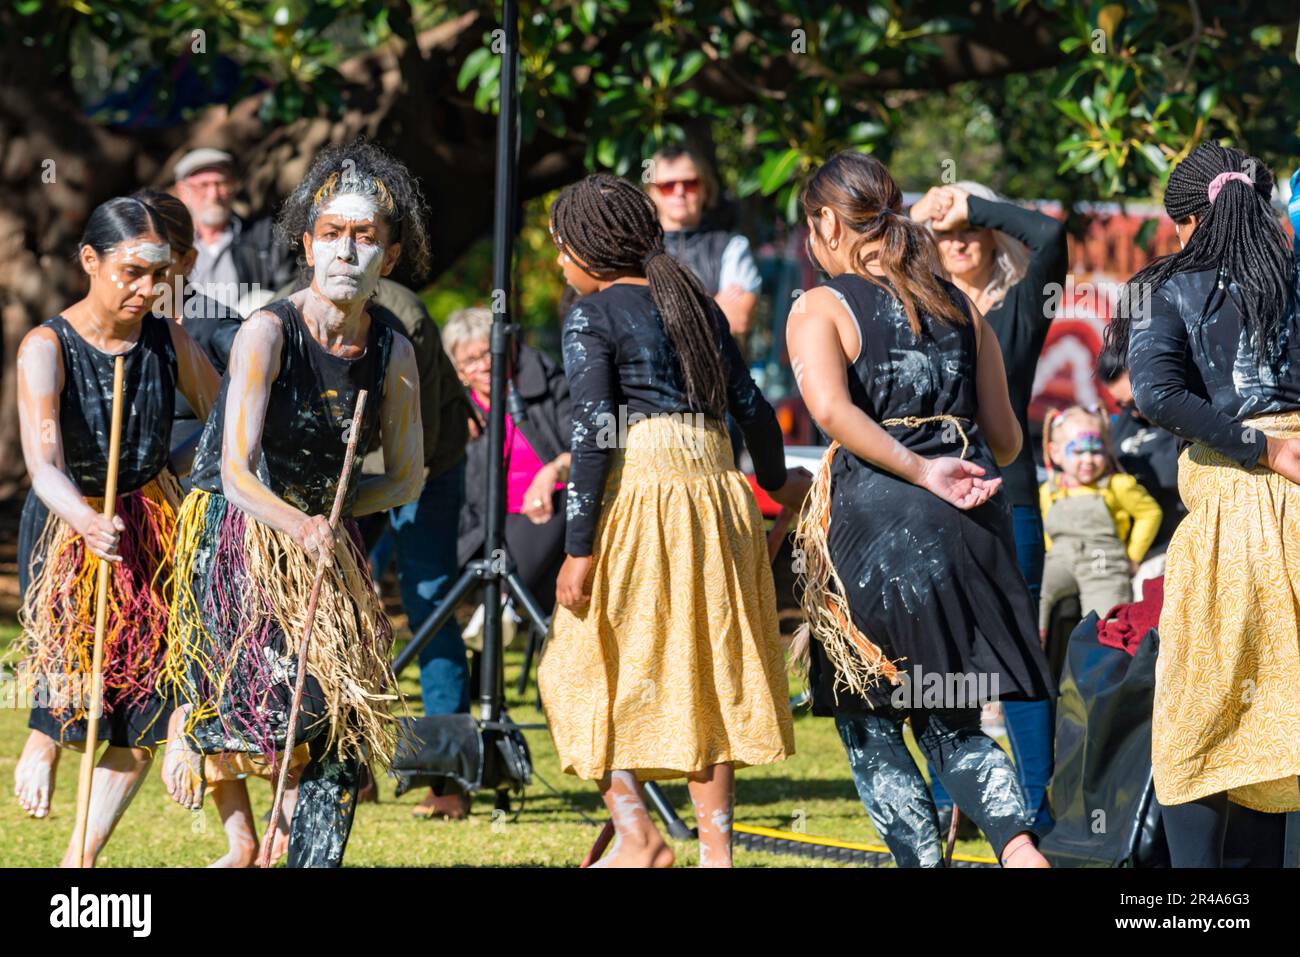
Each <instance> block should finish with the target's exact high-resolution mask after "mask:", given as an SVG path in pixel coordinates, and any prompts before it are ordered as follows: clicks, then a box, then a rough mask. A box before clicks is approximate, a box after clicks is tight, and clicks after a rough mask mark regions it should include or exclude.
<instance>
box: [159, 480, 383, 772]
mask: <svg viewBox="0 0 1300 957" xmlns="http://www.w3.org/2000/svg"><path fill="white" fill-rule="evenodd" d="M344 525H345V528H343V529H341V534H339V535H336V536H335V544H334V560H333V563H332V564H331V565H330V566H329V568H328V570H327V572H326V575H325V580H324V585H323V587H322V589H321V594H320V601H319V603H318V605H317V607H316V616H315V623H314V625H313V629H312V638H311V647H310V649H309V650H308V656H307V672H308V674H309V675H310V676H311V677H313V678H315V679H316V681H317V682H319V683H320V686H321V691H322V694H323V696H324V701H325V715H324V717H325V719H326V720H328V722H329V730H328V737H327V747H331V748H333V747H337V748H338V749H339V751H340V753H341V754H342V755H344V756H355V757H358V758H361V759H363V760H364V759H365V758H367V757H368V758H370V759H372V760H375V761H377V762H379V764H380V765H381V766H382V767H385V768H386V767H388V765H389V762H390V761H391V759H392V754H393V750H394V746H395V743H396V723H395V721H394V720H393V718H392V716H391V714H390V713H389V708H390V703H391V702H393V701H396V700H398V699H399V697H400V693H399V692H398V690H397V681H396V679H395V678H394V676H393V672H392V668H391V666H390V665H389V662H388V652H389V649H390V647H391V645H392V638H393V635H392V628H391V626H390V624H389V621H388V618H387V616H385V614H384V611H383V607H382V605H381V603H380V598H379V594H378V591H377V590H376V588H375V585H374V582H373V581H372V580H371V577H370V570H369V564H368V562H367V560H366V556H365V554H364V552H363V551H362V548H361V542H360V536H359V535H358V534H357V532H356V527H355V523H353V522H352V521H351V520H347V521H346V522H345V523H344ZM176 569H177V579H178V581H177V587H176V592H175V599H174V602H173V605H172V612H171V624H170V630H169V638H168V653H167V657H166V663H165V669H164V677H165V681H166V683H167V684H168V685H169V686H170V687H171V688H172V689H174V692H175V694H176V696H177V703H178V704H185V703H189V704H190V705H192V707H191V709H190V712H189V715H188V717H187V720H186V724H185V728H184V730H185V732H186V733H187V734H188V733H191V732H193V731H194V729H195V727H196V726H197V725H198V724H199V723H200V722H204V721H211V720H212V719H219V720H220V721H221V722H222V727H223V730H224V731H225V733H226V734H227V735H230V736H233V737H235V738H237V739H241V740H243V741H247V742H249V743H250V744H252V745H254V746H255V747H256V749H257V750H259V751H261V752H263V753H272V752H273V751H275V750H276V749H277V737H282V730H283V729H282V728H281V729H277V728H275V727H274V726H273V722H272V715H271V714H270V713H269V709H268V708H267V707H266V704H265V703H266V702H267V701H269V700H271V690H272V688H274V687H275V686H277V685H280V686H285V685H288V686H289V687H292V682H293V677H292V676H293V674H294V673H295V671H296V662H297V659H298V653H299V647H300V643H301V641H302V636H303V630H304V627H305V625H306V611H307V604H308V599H309V595H310V593H311V586H312V581H313V579H314V577H315V574H316V568H315V566H314V565H313V564H312V563H311V562H310V561H309V559H308V558H307V554H306V553H305V552H304V551H303V550H302V549H301V548H299V547H298V545H297V544H296V543H295V542H294V541H293V540H292V539H291V538H290V537H289V536H288V535H286V534H284V533H283V532H279V531H276V530H275V529H273V528H271V527H269V526H267V525H264V524H262V523H261V522H259V521H257V520H255V519H253V518H251V517H249V516H248V515H246V514H245V513H243V512H242V511H240V510H239V509H238V508H236V507H235V506H233V505H231V504H230V503H229V502H228V501H227V500H226V498H225V497H224V496H221V495H215V494H211V493H208V492H204V491H201V490H197V489H196V490H194V491H192V492H190V494H189V495H188V496H187V497H186V499H185V502H184V503H183V504H182V506H181V512H180V523H179V528H178V531H177V536H176ZM280 635H282V636H283V640H282V644H279V646H278V647H277V646H276V645H275V644H274V643H275V642H277V641H278V639H279V637H280Z"/></svg>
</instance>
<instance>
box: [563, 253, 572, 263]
mask: <svg viewBox="0 0 1300 957" xmlns="http://www.w3.org/2000/svg"><path fill="white" fill-rule="evenodd" d="M560 261H561V262H563V263H564V264H565V265H566V266H567V265H568V264H569V263H571V262H573V257H572V256H570V255H569V254H568V253H565V254H564V256H563V257H561V260H560Z"/></svg>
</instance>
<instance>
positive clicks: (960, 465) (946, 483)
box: [916, 455, 1002, 510]
mask: <svg viewBox="0 0 1300 957" xmlns="http://www.w3.org/2000/svg"><path fill="white" fill-rule="evenodd" d="M916 484H917V485H919V486H921V487H922V488H924V489H927V490H928V491H930V492H933V493H934V494H935V495H937V496H939V498H941V499H943V500H944V501H945V502H947V503H948V504H949V505H955V506H956V507H957V508H960V509H962V510H966V509H972V508H977V507H978V506H980V505H983V504H984V503H985V502H987V501H988V500H989V499H991V498H992V497H993V496H994V494H995V493H996V492H997V490H998V489H999V488H1001V487H1002V479H1000V478H995V479H986V478H984V469H982V468H981V467H980V466H978V465H976V464H975V463H974V462H967V461H964V460H963V459H959V458H956V457H955V456H951V455H945V456H943V457H942V458H937V459H926V460H925V470H924V471H923V472H922V473H921V478H920V481H918V482H917V483H916Z"/></svg>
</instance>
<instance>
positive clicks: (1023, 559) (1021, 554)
mask: <svg viewBox="0 0 1300 957" xmlns="http://www.w3.org/2000/svg"><path fill="white" fill-rule="evenodd" d="M1011 518H1012V522H1013V527H1014V532H1015V536H1016V563H1017V564H1019V566H1020V574H1021V575H1023V576H1024V578H1025V584H1026V585H1028V586H1029V597H1030V598H1032V599H1033V600H1034V602H1035V604H1037V602H1038V592H1039V589H1040V588H1041V587H1042V584H1043V556H1044V553H1045V551H1046V548H1045V546H1044V545H1043V517H1042V514H1041V513H1040V512H1039V511H1038V509H1037V508H1034V507H1033V506H1030V505H1014V506H1012V508H1011ZM1035 621H1037V618H1035ZM1052 710H1053V709H1052V702H1051V701H1050V700H1046V699H1045V700H1042V701H1004V702H1002V716H1003V718H1005V719H1006V724H1007V739H1008V740H1009V741H1010V742H1011V753H1012V754H1013V755H1014V756H1015V759H1016V779H1017V780H1018V781H1019V782H1020V789H1021V790H1022V791H1024V793H1025V804H1026V805H1027V806H1028V808H1029V815H1030V818H1031V819H1032V820H1033V821H1034V827H1035V829H1036V830H1039V831H1044V830H1047V829H1049V828H1051V826H1052V823H1053V822H1052V814H1051V812H1050V811H1049V810H1048V808H1047V785H1048V782H1050V781H1051V780H1052V771H1053V770H1054V764H1053V760H1054V759H1053V755H1052V748H1053V744H1054V742H1053V740H1052V737H1053V725H1054V719H1053V714H1052ZM930 781H931V791H932V792H933V794H934V803H935V804H936V805H939V806H941V807H950V806H951V805H952V798H951V797H949V796H948V792H947V791H946V790H944V787H943V783H942V782H941V781H940V780H939V776H938V775H937V774H935V772H934V767H933V766H931V767H930Z"/></svg>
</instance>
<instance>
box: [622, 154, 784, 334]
mask: <svg viewBox="0 0 1300 957" xmlns="http://www.w3.org/2000/svg"><path fill="white" fill-rule="evenodd" d="M646 191H647V192H648V193H649V194H650V198H651V199H652V200H654V204H655V207H656V208H657V209H658V210H659V224H660V225H661V226H663V228H664V248H665V249H666V250H667V251H668V254H669V255H670V256H672V257H673V258H674V259H676V260H677V261H678V262H679V263H681V264H682V265H683V266H685V267H687V268H688V269H690V270H691V271H692V272H693V273H695V275H696V276H697V277H698V278H699V280H700V282H701V283H703V284H704V289H705V291H706V292H708V293H709V295H711V296H713V298H714V299H715V300H717V303H718V305H719V306H720V307H721V308H722V312H723V314H724V315H725V316H726V317H727V323H728V324H729V325H730V326H731V334H732V335H733V336H735V337H737V338H741V337H743V336H745V335H747V334H748V333H749V331H750V328H751V325H752V321H753V317H754V307H755V306H756V305H757V304H758V290H759V288H760V287H761V286H762V278H761V277H760V276H759V272H758V266H757V265H756V264H755V262H754V256H753V254H752V253H751V252H750V249H749V240H748V239H746V238H745V237H744V236H741V235H739V234H737V233H732V232H728V231H727V230H724V229H715V228H713V227H712V226H710V225H709V224H708V223H707V222H706V221H705V214H706V213H707V212H708V210H709V209H710V208H711V207H712V206H713V204H714V203H715V202H716V200H717V197H718V189H717V184H716V181H715V180H714V179H713V177H712V175H711V174H710V172H709V168H708V166H707V165H706V164H705V162H704V161H703V159H701V158H700V157H698V156H696V155H695V154H694V153H692V152H691V151H690V150H688V149H686V148H684V147H680V146H670V147H665V148H664V149H661V150H659V151H658V152H657V153H655V154H654V156H653V157H651V167H650V180H649V182H648V183H647V185H646Z"/></svg>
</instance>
